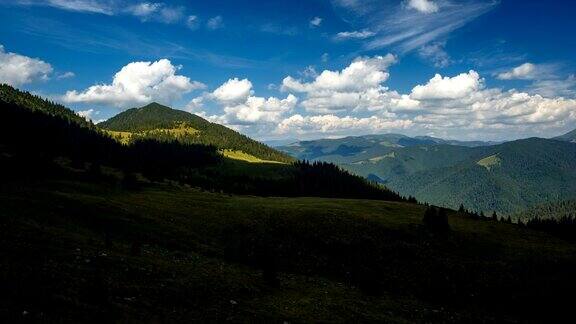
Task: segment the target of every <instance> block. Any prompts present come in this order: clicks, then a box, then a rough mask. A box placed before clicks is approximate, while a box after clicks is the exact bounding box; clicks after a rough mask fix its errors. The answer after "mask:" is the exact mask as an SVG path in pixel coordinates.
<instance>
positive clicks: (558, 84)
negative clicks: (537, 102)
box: [529, 74, 576, 98]
mask: <svg viewBox="0 0 576 324" xmlns="http://www.w3.org/2000/svg"><path fill="white" fill-rule="evenodd" d="M529 90H530V92H531V93H534V94H540V95H542V96H544V97H548V98H553V97H559V96H562V97H576V76H575V75H574V74H572V75H570V76H568V78H566V79H555V80H538V81H535V82H534V83H533V84H532V85H530V87H529Z"/></svg>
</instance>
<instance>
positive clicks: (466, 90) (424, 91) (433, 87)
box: [410, 71, 483, 99]
mask: <svg viewBox="0 0 576 324" xmlns="http://www.w3.org/2000/svg"><path fill="white" fill-rule="evenodd" d="M482 87H483V80H482V79H481V78H480V75H479V74H478V72H476V71H470V72H468V73H462V74H460V75H458V76H455V77H452V78H450V77H444V78H443V77H442V76H441V75H440V74H436V75H435V76H434V77H433V78H432V79H430V81H428V83H427V84H425V85H417V86H416V87H415V88H414V89H413V90H412V94H411V95H410V96H411V98H413V99H459V98H463V97H466V96H469V95H470V94H472V93H473V92H475V91H478V90H479V89H481V88H482Z"/></svg>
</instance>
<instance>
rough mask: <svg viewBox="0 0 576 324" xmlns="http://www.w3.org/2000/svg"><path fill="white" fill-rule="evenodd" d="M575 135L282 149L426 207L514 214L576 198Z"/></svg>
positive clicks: (326, 143)
mask: <svg viewBox="0 0 576 324" xmlns="http://www.w3.org/2000/svg"><path fill="white" fill-rule="evenodd" d="M575 135H576V131H574V132H571V133H568V134H566V135H564V136H560V137H557V138H555V139H540V138H530V139H524V140H518V141H512V142H505V143H495V142H464V141H453V140H443V139H438V138H433V137H408V136H404V135H398V134H385V135H368V136H359V137H346V138H341V139H321V140H316V141H303V142H296V143H293V144H290V145H287V146H281V147H278V148H279V149H280V150H282V151H284V152H286V153H288V154H291V155H292V156H294V157H295V158H298V159H306V160H312V161H330V162H334V163H336V164H338V165H339V166H341V167H342V168H344V169H345V170H348V171H350V172H352V173H354V174H358V175H361V176H363V177H366V178H367V179H369V180H372V181H375V182H378V183H381V184H384V185H386V186H387V187H389V188H390V189H392V190H395V191H397V192H398V193H400V194H402V195H405V196H414V197H416V198H417V199H419V200H420V201H424V202H429V203H433V204H438V205H443V206H447V207H451V208H458V206H460V205H461V204H464V205H465V206H466V207H467V208H469V209H471V210H475V211H478V212H484V213H491V212H492V211H496V212H498V213H503V214H510V213H515V212H518V211H520V210H523V209H525V208H528V207H531V206H535V205H539V204H542V203H545V202H548V201H558V200H564V199H572V198H574V197H576V185H575V183H576V145H574V144H573V143H571V141H573V140H574V136H575Z"/></svg>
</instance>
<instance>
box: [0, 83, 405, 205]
mask: <svg viewBox="0 0 576 324" xmlns="http://www.w3.org/2000/svg"><path fill="white" fill-rule="evenodd" d="M7 89H11V88H7ZM9 94H10V97H11V98H12V97H16V98H17V97H18V96H23V97H25V98H27V97H28V96H29V95H28V94H25V93H21V92H18V91H17V90H13V89H12V90H11V91H10V92H9ZM34 98H35V97H34ZM34 100H36V101H38V102H36V101H34V102H36V105H37V106H42V107H43V106H49V105H50V103H49V102H44V103H42V102H41V101H39V100H40V99H38V98H36V99H34ZM12 101H13V102H24V100H16V99H14V100H12ZM62 109H64V110H62ZM62 109H60V108H58V109H56V108H54V109H52V110H51V111H56V112H58V111H61V113H47V112H46V111H44V110H41V109H28V108H27V107H22V106H19V105H17V104H15V103H11V102H4V101H0V148H3V150H5V151H7V152H9V154H10V155H14V156H13V157H11V158H10V159H0V163H2V165H0V166H3V167H0V170H1V171H0V172H6V176H9V177H17V178H18V177H19V178H22V177H35V176H36V177H37V176H40V177H50V176H58V175H57V173H58V172H60V171H59V169H58V167H57V165H54V164H55V163H54V161H55V160H58V159H62V158H65V159H69V160H70V166H69V167H71V168H73V169H75V170H76V171H77V172H79V173H80V174H85V176H86V177H89V178H92V179H94V178H95V177H97V178H98V177H99V178H100V179H102V180H106V181H110V180H111V179H110V177H105V176H104V175H103V174H102V166H107V167H113V168H116V169H119V170H121V171H122V172H123V173H124V177H123V179H124V180H122V183H121V185H122V186H124V187H125V188H133V189H136V188H137V187H138V183H137V181H136V180H135V179H134V174H135V173H142V174H143V175H144V176H145V177H147V178H149V179H151V180H153V181H158V182H161V181H164V179H169V180H172V181H176V182H179V183H185V184H188V185H191V186H196V187H201V188H205V189H207V190H211V191H225V192H232V193H239V194H256V195H266V196H320V197H342V198H361V197H363V198H373V199H389V200H402V198H401V197H399V196H398V195H397V194H395V193H393V192H391V191H389V190H387V189H386V188H383V187H381V186H377V185H374V184H370V183H368V182H367V181H366V180H364V179H362V178H360V177H358V176H355V175H351V174H349V173H347V172H345V171H342V170H341V169H339V168H338V167H336V166H334V165H332V164H327V163H315V164H309V163H306V162H298V163H295V164H266V163H263V164H250V163H245V162H241V161H230V160H227V159H224V158H223V157H222V156H221V155H220V154H219V153H218V152H217V148H216V147H215V146H213V145H205V144H193V143H192V142H186V141H180V140H178V141H176V140H175V139H161V140H157V139H151V138H138V139H136V140H135V141H133V142H132V143H131V144H130V145H121V144H120V143H118V142H117V141H115V140H113V139H112V138H110V137H109V136H107V135H105V134H104V133H103V132H101V131H100V130H99V129H97V128H95V127H93V126H92V125H91V124H89V123H78V122H76V121H73V120H72V119H71V118H69V116H68V113H67V110H66V109H65V108H62ZM151 109H153V110H156V108H155V107H152V108H151ZM160 110H161V111H166V110H169V111H170V113H173V112H175V111H173V110H172V109H170V108H165V109H164V108H161V109H160ZM137 111H138V110H137ZM180 113H183V112H176V114H177V115H178V116H180ZM188 115H189V114H188ZM62 116H64V117H62ZM190 116H193V115H190ZM22 125H26V128H25V129H23V128H22ZM210 129H217V130H218V129H220V130H224V129H226V128H225V127H222V126H219V125H216V124H210ZM227 132H228V131H223V132H222V136H226V134H228V133H227ZM237 138H238V137H237ZM245 140H246V141H251V140H249V139H247V138H245ZM252 142H253V143H257V142H254V141H252ZM237 143H238V145H240V144H241V143H242V141H239V142H237ZM258 145H261V144H258ZM243 151H247V150H244V149H243ZM270 152H272V151H270ZM0 153H2V152H0ZM0 157H1V156H0ZM56 164H58V163H56ZM47 168H51V170H48V169H47Z"/></svg>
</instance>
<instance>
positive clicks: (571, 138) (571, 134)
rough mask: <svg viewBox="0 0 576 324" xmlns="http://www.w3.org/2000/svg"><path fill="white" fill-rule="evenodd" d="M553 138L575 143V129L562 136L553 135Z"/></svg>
mask: <svg viewBox="0 0 576 324" xmlns="http://www.w3.org/2000/svg"><path fill="white" fill-rule="evenodd" d="M554 139H557V140H560V141H566V142H572V143H576V129H575V130H573V131H571V132H569V133H567V134H564V135H562V136H558V137H555V138H554Z"/></svg>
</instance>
